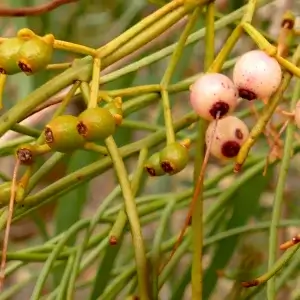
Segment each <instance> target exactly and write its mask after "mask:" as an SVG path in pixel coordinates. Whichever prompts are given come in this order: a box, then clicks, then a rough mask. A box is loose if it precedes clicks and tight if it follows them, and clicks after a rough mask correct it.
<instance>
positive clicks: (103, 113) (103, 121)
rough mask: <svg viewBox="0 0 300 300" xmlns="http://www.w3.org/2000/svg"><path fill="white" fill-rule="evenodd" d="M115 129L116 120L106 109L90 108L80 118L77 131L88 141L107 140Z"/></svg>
mask: <svg viewBox="0 0 300 300" xmlns="http://www.w3.org/2000/svg"><path fill="white" fill-rule="evenodd" d="M115 129H116V123H115V119H114V117H113V115H112V114H111V113H110V112H109V111H108V110H107V109H105V108H101V107H94V108H88V109H86V110H85V111H83V112H82V113H81V114H80V115H79V116H78V122H77V131H78V133H79V134H80V135H81V136H83V137H84V139H85V140H86V141H89V142H93V141H96V140H99V139H106V138H107V137H109V136H110V135H112V134H113V133H114V132H115Z"/></svg>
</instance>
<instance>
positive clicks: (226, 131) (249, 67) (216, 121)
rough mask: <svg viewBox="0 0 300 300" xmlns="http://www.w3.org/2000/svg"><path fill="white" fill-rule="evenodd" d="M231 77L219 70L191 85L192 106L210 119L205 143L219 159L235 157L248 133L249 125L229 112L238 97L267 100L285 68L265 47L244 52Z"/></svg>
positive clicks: (232, 109) (231, 110)
mask: <svg viewBox="0 0 300 300" xmlns="http://www.w3.org/2000/svg"><path fill="white" fill-rule="evenodd" d="M232 77H233V78H232V80H231V79H230V78H228V77H227V76H225V75H223V74H220V73H207V74H205V75H203V76H201V77H200V78H199V79H198V80H196V82H195V83H194V84H193V85H192V86H191V88H190V91H191V93H190V102H191V105H192V107H193V110H194V111H195V112H196V113H197V114H198V115H199V116H200V117H201V118H203V119H205V120H207V121H210V122H211V123H210V124H209V126H208V128H207V131H206V145H207V147H208V148H209V151H210V153H211V154H212V155H213V156H215V157H217V158H219V159H231V158H234V157H235V156H236V155H237V154H238V152H239V150H240V148H241V146H242V144H243V143H244V142H245V140H246V139H247V138H248V136H249V130H248V127H247V125H246V124H245V123H244V122H243V121H242V120H241V119H239V118H237V117H235V116H232V115H230V114H231V113H232V112H233V111H234V110H235V108H236V106H237V104H238V99H239V98H243V99H246V100H248V101H252V100H255V99H261V100H263V101H264V103H267V101H268V99H269V98H270V97H271V95H272V94H273V93H274V92H275V91H276V90H277V89H278V87H279V85H280V82H281V78H282V71H281V67H280V65H279V63H278V62H277V61H276V59H274V58H272V57H270V56H269V55H268V54H266V53H265V52H264V51H261V50H253V51H249V52H247V53H245V54H243V55H242V56H241V57H240V58H239V59H238V61H237V62H236V64H235V66H234V68H233V76H232Z"/></svg>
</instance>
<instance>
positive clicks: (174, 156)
mask: <svg viewBox="0 0 300 300" xmlns="http://www.w3.org/2000/svg"><path fill="white" fill-rule="evenodd" d="M188 161H189V152H188V149H187V147H185V146H184V145H182V144H180V143H177V142H175V143H172V144H169V145H167V146H166V147H165V148H164V149H163V150H162V151H161V152H160V165H161V167H162V169H163V170H164V171H165V172H166V173H167V174H169V175H174V174H176V173H179V172H180V171H182V170H183V169H184V168H185V167H186V165H187V163H188Z"/></svg>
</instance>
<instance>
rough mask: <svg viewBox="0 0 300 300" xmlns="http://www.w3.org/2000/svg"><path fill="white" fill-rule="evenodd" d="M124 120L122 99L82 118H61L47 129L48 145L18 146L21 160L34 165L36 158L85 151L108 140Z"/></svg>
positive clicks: (50, 123) (91, 111)
mask: <svg viewBox="0 0 300 300" xmlns="http://www.w3.org/2000/svg"><path fill="white" fill-rule="evenodd" d="M122 117H123V111H122V102H121V99H120V98H119V97H117V98H115V99H114V100H112V101H111V102H109V103H107V104H106V105H105V106H104V107H99V106H97V107H91V108H87V109H86V110H84V111H83V112H82V113H81V114H80V115H79V116H73V115H60V116H58V117H56V118H53V119H52V120H51V121H50V122H49V123H48V124H47V125H46V126H45V128H44V137H45V144H43V145H37V144H26V145H22V146H20V147H18V149H17V151H16V152H17V157H18V159H19V161H20V163H21V164H24V165H31V164H32V163H33V162H34V158H35V157H36V156H38V155H41V154H45V153H47V152H49V151H51V150H52V151H58V152H61V153H69V152H72V151H74V150H77V149H80V148H84V146H85V144H86V143H91V142H95V141H99V140H104V139H106V138H107V137H109V136H111V135H112V134H114V132H115V130H116V127H117V126H118V125H120V124H121V122H122Z"/></svg>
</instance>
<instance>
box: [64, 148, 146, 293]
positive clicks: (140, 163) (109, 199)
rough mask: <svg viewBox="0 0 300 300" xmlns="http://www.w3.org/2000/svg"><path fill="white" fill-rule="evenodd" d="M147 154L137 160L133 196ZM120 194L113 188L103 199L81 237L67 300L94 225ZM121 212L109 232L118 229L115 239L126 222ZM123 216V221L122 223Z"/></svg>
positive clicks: (143, 152) (72, 291) (118, 189)
mask: <svg viewBox="0 0 300 300" xmlns="http://www.w3.org/2000/svg"><path fill="white" fill-rule="evenodd" d="M147 153H148V151H147V150H146V149H144V150H143V151H141V153H140V158H139V161H138V165H137V168H136V173H135V174H134V175H133V180H132V183H131V188H132V191H133V194H134V195H135V194H136V192H137V189H138V185H139V183H140V180H141V176H142V172H141V171H142V170H143V164H144V161H145V159H146V157H147ZM120 192H121V189H120V188H119V187H117V188H115V189H114V190H113V192H112V193H111V194H110V195H109V196H108V197H106V198H105V199H104V201H103V202H102V204H101V205H100V206H99V209H98V210H97V212H96V214H95V216H94V217H93V218H92V219H91V222H90V226H89V228H88V229H87V231H86V234H85V236H84V237H83V241H82V242H81V246H80V247H79V248H78V250H77V254H76V257H75V262H74V265H73V272H72V274H71V277H70V282H69V285H68V297H69V298H68V299H72V298H73V293H74V285H75V281H76V277H77V274H78V271H79V267H80V262H81V259H82V256H83V253H84V250H85V248H86V246H87V244H88V242H89V238H90V236H91V235H92V233H93V231H94V230H95V227H96V225H97V224H98V223H99V221H100V220H101V218H102V215H103V214H104V212H105V209H106V208H107V207H108V206H109V205H110V204H111V202H112V201H113V200H114V199H115V198H116V197H117V196H118V194H119V193H120ZM121 211H122V212H123V213H122V214H121V215H118V217H117V219H116V222H115V224H114V225H113V228H112V229H111V231H115V230H116V229H118V230H117V232H119V234H118V235H116V237H117V238H118V237H119V236H120V235H121V233H122V232H123V230H124V227H125V225H126V221H127V216H126V213H125V211H124V210H123V209H122V210H121ZM124 216H125V221H123V217H124ZM122 224H123V225H122ZM111 234H112V233H111V232H110V234H109V236H111ZM114 234H116V233H114ZM105 276H106V277H107V274H105ZM107 278H108V277H107Z"/></svg>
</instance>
